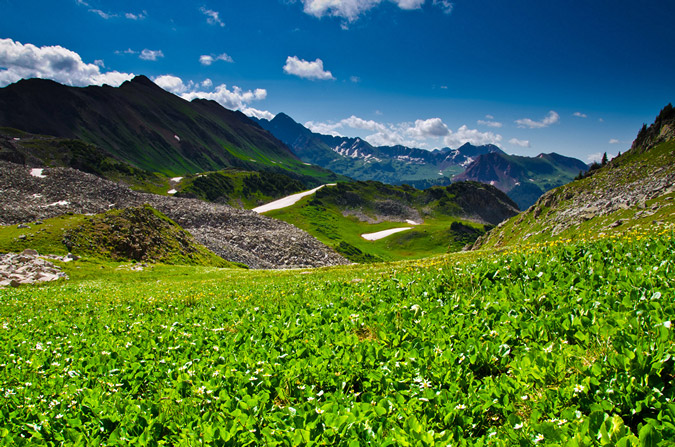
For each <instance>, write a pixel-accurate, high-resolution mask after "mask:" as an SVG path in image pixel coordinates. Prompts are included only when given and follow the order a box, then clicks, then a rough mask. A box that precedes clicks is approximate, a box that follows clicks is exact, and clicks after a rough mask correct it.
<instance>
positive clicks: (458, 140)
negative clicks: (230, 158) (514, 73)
mask: <svg viewBox="0 0 675 447" xmlns="http://www.w3.org/2000/svg"><path fill="white" fill-rule="evenodd" d="M305 127H307V128H308V129H310V130H311V131H312V132H316V133H320V134H324V135H333V136H343V135H344V131H345V130H346V129H348V128H352V129H359V130H367V131H370V132H373V133H372V134H370V135H368V136H366V137H365V138H364V139H365V140H366V141H367V142H369V143H370V144H372V145H374V146H394V145H399V144H400V145H403V146H408V147H418V148H424V149H430V148H432V147H437V146H438V143H440V142H442V143H443V144H445V145H446V146H454V147H458V146H461V145H462V144H464V143H471V144H475V145H481V144H489V143H492V144H496V143H498V142H499V141H501V139H502V137H501V135H496V134H494V133H492V132H480V131H478V130H475V129H469V128H468V127H467V126H462V127H460V128H459V129H457V131H456V132H453V131H452V130H450V129H449V128H448V126H447V125H446V124H445V123H444V122H443V120H441V119H440V118H429V119H424V120H423V119H418V120H415V122H414V123H409V122H403V123H396V124H392V123H388V124H385V123H379V122H377V121H373V120H364V119H362V118H359V117H356V116H353V115H352V116H350V117H349V118H345V119H343V120H341V121H338V122H328V123H321V122H314V121H309V122H307V123H305Z"/></svg>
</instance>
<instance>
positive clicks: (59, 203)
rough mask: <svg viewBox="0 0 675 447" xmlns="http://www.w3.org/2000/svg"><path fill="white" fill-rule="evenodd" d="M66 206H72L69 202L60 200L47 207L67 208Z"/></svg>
mask: <svg viewBox="0 0 675 447" xmlns="http://www.w3.org/2000/svg"><path fill="white" fill-rule="evenodd" d="M66 205H70V202H68V201H67V200H60V201H58V202H54V203H50V204H48V205H45V206H66Z"/></svg>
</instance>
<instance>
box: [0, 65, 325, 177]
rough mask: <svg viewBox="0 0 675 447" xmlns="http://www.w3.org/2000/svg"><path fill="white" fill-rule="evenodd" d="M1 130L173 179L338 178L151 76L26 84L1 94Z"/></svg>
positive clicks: (234, 115)
mask: <svg viewBox="0 0 675 447" xmlns="http://www.w3.org/2000/svg"><path fill="white" fill-rule="evenodd" d="M0 126H7V127H13V128H17V129H21V130H24V131H27V132H31V133H37V134H44V135H53V136H57V137H62V138H71V139H80V140H83V141H85V142H88V143H92V144H95V145H97V146H99V147H101V148H103V149H105V150H106V151H108V152H109V153H110V154H112V155H114V156H115V157H117V158H118V159H120V160H123V161H127V162H129V163H131V164H133V165H134V166H136V167H138V168H141V169H145V170H148V171H157V172H162V173H165V174H168V175H178V174H185V173H195V172H201V171H212V170H218V169H222V168H226V167H238V168H243V169H249V170H264V169H268V170H275V171H278V170H280V169H281V170H287V171H289V172H292V173H294V174H295V175H306V176H310V177H314V178H321V179H322V181H323V179H324V178H325V179H327V180H330V179H335V176H334V175H331V174H330V173H328V172H326V171H325V170H320V169H318V168H316V167H309V166H306V165H304V164H303V163H302V162H301V161H300V160H299V159H298V158H297V157H296V156H295V155H293V153H292V152H291V151H290V150H289V149H288V148H287V147H286V146H285V145H284V144H283V143H281V142H280V141H279V140H277V139H276V138H274V137H273V136H272V135H271V134H270V133H269V132H267V131H265V130H264V129H262V128H261V127H260V126H258V125H257V124H256V123H255V122H253V121H252V120H250V119H249V118H248V117H246V116H245V115H243V114H242V113H240V112H233V111H230V110H227V109H225V108H223V107H221V106H220V105H219V104H217V103H215V102H213V101H207V100H199V99H198V100H194V101H192V102H188V101H185V100H183V99H182V98H179V97H178V96H176V95H173V94H171V93H169V92H166V91H165V90H163V89H162V88H160V87H159V86H157V85H155V84H154V83H153V82H152V81H150V80H149V79H148V78H146V77H144V76H138V77H136V78H134V79H133V80H132V81H128V82H125V83H124V84H122V85H121V86H120V87H119V88H113V87H109V86H103V87H97V86H90V87H84V88H77V87H67V86H64V85H60V84H58V83H55V82H53V81H48V80H43V79H29V80H22V81H19V82H17V83H16V84H12V85H9V86H7V87H5V88H2V89H0ZM317 182H318V181H317Z"/></svg>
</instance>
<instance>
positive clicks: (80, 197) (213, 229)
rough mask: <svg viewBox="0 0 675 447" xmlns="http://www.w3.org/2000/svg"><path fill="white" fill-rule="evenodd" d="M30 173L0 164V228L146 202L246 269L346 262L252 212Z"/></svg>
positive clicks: (78, 177) (75, 175) (69, 173)
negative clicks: (63, 215)
mask: <svg viewBox="0 0 675 447" xmlns="http://www.w3.org/2000/svg"><path fill="white" fill-rule="evenodd" d="M30 172H31V168H29V167H26V166H23V165H17V164H14V163H8V162H0V197H1V199H0V224H2V225H10V224H17V223H21V222H28V221H35V220H39V219H46V218H49V217H55V216H58V215H61V214H64V213H67V212H72V213H76V214H87V213H102V212H104V211H107V210H109V209H113V208H127V207H130V206H140V205H143V204H144V203H147V204H149V205H150V206H152V207H153V208H155V209H157V210H159V211H161V212H162V213H164V214H165V215H166V216H168V217H169V218H171V219H172V220H173V221H175V222H176V223H178V224H179V225H181V226H182V227H183V228H184V229H185V230H187V231H188V232H190V233H192V235H193V236H194V237H195V239H196V240H197V241H198V242H200V243H201V244H203V245H205V246H206V247H207V248H209V249H210V250H212V251H213V252H215V253H216V254H218V255H219V256H221V257H223V258H224V259H226V260H228V261H234V262H241V263H244V264H246V265H248V266H249V267H251V268H293V267H303V268H304V267H322V266H329V265H343V264H348V263H349V262H348V261H347V260H346V259H344V258H343V257H342V256H340V255H338V254H337V253H335V252H334V251H333V250H332V249H330V248H329V247H327V246H325V245H324V244H322V243H321V242H319V241H318V240H316V239H315V238H314V237H312V236H310V235H309V234H307V233H306V232H304V231H302V230H300V229H298V228H296V227H294V226H292V225H289V224H287V223H285V222H281V221H278V220H274V219H271V218H267V217H265V216H260V215H258V214H257V213H255V212H253V211H249V210H239V209H235V208H231V207H229V206H227V205H220V204H214V203H206V202H202V201H200V200H196V199H186V198H179V197H164V196H158V195H154V194H145V193H139V192H135V191H131V190H130V189H129V188H127V187H125V186H123V185H120V184H116V183H113V182H110V181H107V180H103V179H101V178H99V177H96V176H94V175H90V174H86V173H83V172H80V171H77V170H74V169H70V168H45V169H44V170H43V171H42V175H43V176H44V177H36V176H32V175H31V174H30Z"/></svg>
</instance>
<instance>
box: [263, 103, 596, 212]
mask: <svg viewBox="0 0 675 447" xmlns="http://www.w3.org/2000/svg"><path fill="white" fill-rule="evenodd" d="M257 121H258V123H259V124H260V125H261V126H262V127H263V128H265V129H267V130H269V131H270V132H271V133H272V134H273V135H274V136H276V137H277V138H278V139H280V140H281V141H283V142H284V143H286V144H287V145H288V147H290V148H291V150H292V151H293V152H294V153H295V155H297V156H298V157H299V158H300V159H301V160H302V161H304V162H307V163H312V164H315V165H319V166H321V167H324V168H326V169H329V170H331V171H333V172H336V173H338V174H342V175H345V176H348V177H351V178H354V179H356V180H377V181H380V182H383V183H389V184H393V185H401V184H408V185H411V186H413V187H416V188H419V189H424V188H428V187H430V186H434V185H447V184H450V183H451V182H453V181H462V180H474V181H479V182H482V183H489V184H491V185H494V186H496V187H497V188H498V189H500V190H502V191H503V192H506V193H507V194H508V195H509V197H511V199H513V200H514V201H515V202H516V203H517V204H518V206H519V208H520V209H526V208H528V207H529V206H530V205H532V204H533V203H534V202H535V201H536V200H537V199H538V198H539V196H541V195H542V194H543V193H544V192H545V191H548V190H550V189H552V188H555V187H557V186H560V185H563V184H565V183H568V182H570V181H571V180H572V179H574V177H575V176H577V175H578V174H579V173H580V172H585V171H586V170H587V169H588V166H587V165H586V164H585V163H583V162H582V161H580V160H577V159H575V158H570V157H565V156H562V155H559V154H556V153H551V154H540V155H538V156H537V157H523V156H515V155H508V154H506V153H505V152H504V151H502V150H501V149H500V148H499V147H497V146H495V145H492V144H488V145H481V146H474V145H472V144H470V143H465V144H464V145H462V146H460V147H459V148H456V149H452V148H449V147H446V148H442V149H436V150H433V151H429V150H425V149H419V148H410V147H406V146H379V147H376V146H373V145H371V144H370V143H368V142H367V141H365V140H363V139H361V138H348V137H339V136H332V135H322V134H318V133H314V132H312V131H311V130H309V129H307V128H306V127H305V126H303V125H302V124H300V123H297V122H295V121H294V120H293V119H292V118H291V117H289V116H288V115H286V114H283V113H279V114H278V115H276V116H275V117H274V118H273V119H272V120H265V119H259V120H257Z"/></svg>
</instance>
